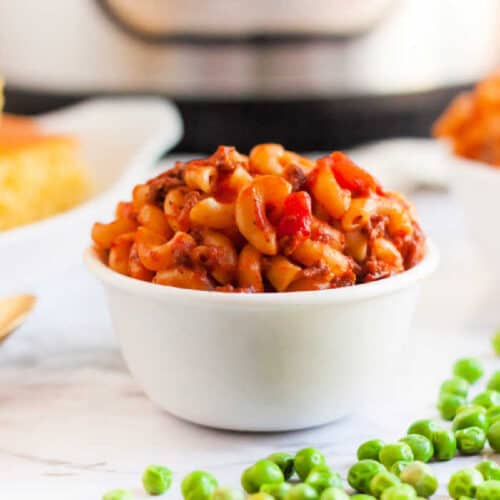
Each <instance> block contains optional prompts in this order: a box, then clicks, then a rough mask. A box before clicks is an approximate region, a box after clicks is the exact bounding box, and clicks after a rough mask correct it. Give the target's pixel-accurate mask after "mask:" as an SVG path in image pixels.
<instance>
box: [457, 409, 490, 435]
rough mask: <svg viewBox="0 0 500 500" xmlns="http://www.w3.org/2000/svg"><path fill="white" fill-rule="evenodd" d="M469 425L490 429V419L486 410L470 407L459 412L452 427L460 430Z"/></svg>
mask: <svg viewBox="0 0 500 500" xmlns="http://www.w3.org/2000/svg"><path fill="white" fill-rule="evenodd" d="M468 427H479V428H480V429H483V430H485V431H486V430H488V419H487V418H486V412H485V411H484V410H483V411H481V410H479V409H477V410H476V409H474V408H469V409H467V410H462V411H460V412H459V413H457V416H456V417H455V418H454V419H453V424H452V429H453V430H454V431H458V430H460V429H467V428H468Z"/></svg>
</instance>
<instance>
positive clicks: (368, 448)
mask: <svg viewBox="0 0 500 500" xmlns="http://www.w3.org/2000/svg"><path fill="white" fill-rule="evenodd" d="M384 445H385V443H384V442H383V441H382V440H381V439H370V440H369V441H366V442H364V443H363V444H362V445H361V446H360V447H359V448H358V451H357V456H358V460H378V456H379V453H380V450H381V449H382V448H383V447H384Z"/></svg>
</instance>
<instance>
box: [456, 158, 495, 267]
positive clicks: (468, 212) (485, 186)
mask: <svg viewBox="0 0 500 500" xmlns="http://www.w3.org/2000/svg"><path fill="white" fill-rule="evenodd" d="M448 159H449V164H450V165H449V174H450V175H449V178H450V183H451V188H452V191H453V194H454V195H455V196H456V197H457V199H458V200H459V202H460V203H461V205H462V207H463V211H464V216H465V221H466V224H467V228H468V230H469V233H470V235H471V236H472V237H473V238H474V239H475V240H476V242H477V244H478V246H479V247H480V248H481V250H482V252H483V255H484V256H485V257H486V258H487V259H488V265H489V266H490V267H491V268H492V270H493V271H494V272H495V271H496V272H497V273H500V262H499V256H500V168H498V167H493V166H490V165H487V164H485V163H482V162H479V161H473V160H467V159H464V158H459V157H457V156H454V155H453V156H452V155H451V154H450V155H449V157H448Z"/></svg>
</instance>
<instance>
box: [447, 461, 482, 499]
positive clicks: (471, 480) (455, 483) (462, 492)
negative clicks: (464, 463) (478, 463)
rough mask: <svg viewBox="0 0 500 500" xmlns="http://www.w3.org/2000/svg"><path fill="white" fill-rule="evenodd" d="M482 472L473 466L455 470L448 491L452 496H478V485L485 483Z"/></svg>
mask: <svg viewBox="0 0 500 500" xmlns="http://www.w3.org/2000/svg"><path fill="white" fill-rule="evenodd" d="M483 481H484V479H483V476H482V474H481V473H480V472H479V471H478V470H477V469H474V468H473V467H466V468H465V469H461V470H459V471H457V472H455V473H454V474H453V475H452V476H451V478H450V482H449V483H448V493H449V494H450V496H451V497H452V498H456V499H458V498H460V497H461V496H468V497H472V498H474V497H475V496H476V490H477V487H478V486H480V485H481V484H482V483H483Z"/></svg>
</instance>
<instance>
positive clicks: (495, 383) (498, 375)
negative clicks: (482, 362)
mask: <svg viewBox="0 0 500 500" xmlns="http://www.w3.org/2000/svg"><path fill="white" fill-rule="evenodd" d="M486 387H487V388H488V389H490V390H492V391H498V392H500V370H498V371H496V372H495V373H493V375H492V376H491V377H490V379H489V380H488V385H487V386H486Z"/></svg>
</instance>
